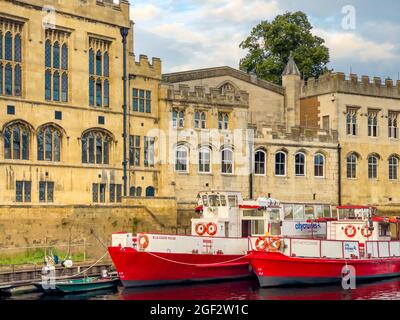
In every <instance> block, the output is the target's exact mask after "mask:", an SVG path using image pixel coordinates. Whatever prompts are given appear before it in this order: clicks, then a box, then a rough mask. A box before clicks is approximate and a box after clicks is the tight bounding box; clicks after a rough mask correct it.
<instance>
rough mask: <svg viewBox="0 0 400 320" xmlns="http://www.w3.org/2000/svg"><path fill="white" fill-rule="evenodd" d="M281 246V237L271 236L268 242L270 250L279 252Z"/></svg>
mask: <svg viewBox="0 0 400 320" xmlns="http://www.w3.org/2000/svg"><path fill="white" fill-rule="evenodd" d="M280 248H281V239H279V238H271V239H270V240H269V242H268V251H269V252H277V251H279V249H280Z"/></svg>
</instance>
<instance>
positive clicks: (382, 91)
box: [301, 72, 400, 98]
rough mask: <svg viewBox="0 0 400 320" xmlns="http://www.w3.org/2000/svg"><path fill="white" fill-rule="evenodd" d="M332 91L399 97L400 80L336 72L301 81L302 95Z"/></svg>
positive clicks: (308, 95)
mask: <svg viewBox="0 0 400 320" xmlns="http://www.w3.org/2000/svg"><path fill="white" fill-rule="evenodd" d="M334 92H339V93H349V94H359V95H368V96H376V97H387V98H400V80H398V81H397V82H396V83H395V82H394V81H393V80H392V79H386V80H385V81H382V79H381V78H379V77H373V78H370V77H369V76H361V79H360V78H359V77H358V75H356V74H350V75H349V76H348V77H346V75H345V74H344V73H342V72H337V73H328V74H325V75H322V76H320V77H319V78H318V79H315V78H309V79H308V80H307V81H304V82H303V83H302V92H301V96H302V97H311V96H315V95H322V94H327V93H334Z"/></svg>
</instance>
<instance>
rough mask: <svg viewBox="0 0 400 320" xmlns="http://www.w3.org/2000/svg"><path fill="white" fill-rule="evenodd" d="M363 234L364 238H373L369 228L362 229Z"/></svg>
mask: <svg viewBox="0 0 400 320" xmlns="http://www.w3.org/2000/svg"><path fill="white" fill-rule="evenodd" d="M361 234H362V235H363V237H364V238H369V237H371V236H372V231H371V230H369V228H368V227H367V226H365V227H364V228H362V229H361Z"/></svg>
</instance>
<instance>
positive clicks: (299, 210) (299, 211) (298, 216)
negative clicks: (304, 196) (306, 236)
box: [293, 204, 304, 220]
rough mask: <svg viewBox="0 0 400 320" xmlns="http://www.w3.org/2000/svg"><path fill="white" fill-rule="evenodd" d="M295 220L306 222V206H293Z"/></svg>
mask: <svg viewBox="0 0 400 320" xmlns="http://www.w3.org/2000/svg"><path fill="white" fill-rule="evenodd" d="M293 219H294V220H304V206H302V205H298V204H296V205H294V206H293Z"/></svg>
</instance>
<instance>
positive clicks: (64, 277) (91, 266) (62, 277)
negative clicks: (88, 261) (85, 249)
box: [55, 251, 108, 280]
mask: <svg viewBox="0 0 400 320" xmlns="http://www.w3.org/2000/svg"><path fill="white" fill-rule="evenodd" d="M107 254H108V251H106V253H105V254H104V255H103V256H102V257H101V258H100V259H99V260H97V261H96V262H95V263H93V264H92V265H90V266H89V267H88V268H86V269H85V270H83V271H81V272H78V273H76V274H74V275H71V276H61V277H55V279H56V280H58V279H68V278H73V277H76V276H79V275H80V274H82V273H85V272H86V271H88V270H89V269H91V268H93V267H94V266H95V265H97V264H98V263H99V262H100V261H101V260H103V259H104V257H105V256H106V255H107Z"/></svg>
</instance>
